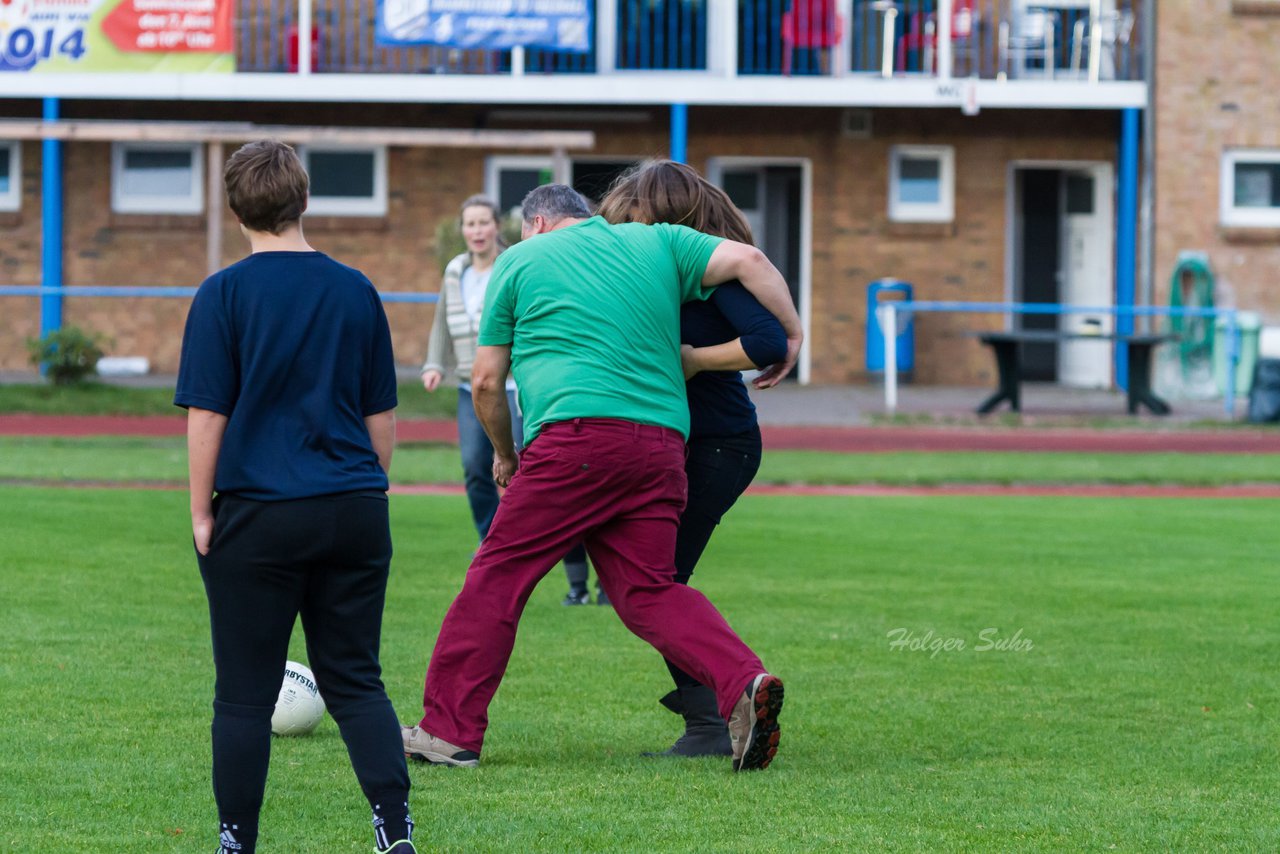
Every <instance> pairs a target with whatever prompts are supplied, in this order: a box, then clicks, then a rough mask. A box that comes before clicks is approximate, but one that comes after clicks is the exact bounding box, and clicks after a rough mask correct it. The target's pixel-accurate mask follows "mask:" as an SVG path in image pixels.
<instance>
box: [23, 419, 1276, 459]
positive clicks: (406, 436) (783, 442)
mask: <svg viewBox="0 0 1280 854" xmlns="http://www.w3.org/2000/svg"><path fill="white" fill-rule="evenodd" d="M185 433H186V419H185V418H184V417H182V416H180V415H178V416H172V415H153V416H130V415H92V416H82V415H0V436H181V435H184V434H185ZM397 435H398V437H399V439H400V441H401V442H445V443H450V444H452V443H455V442H456V441H457V431H456V428H455V427H454V422H453V421H451V420H443V419H436V420H403V421H400V422H399V424H398V425H397ZM764 443H765V447H766V448H769V449H772V450H814V451H838V452H845V453H884V452H890V451H1077V452H1090V453H1108V454H1141V453H1187V454H1226V453H1231V454H1280V431H1276V430H1262V429H1231V430H1159V431H1147V432H1142V431H1136V430H1134V431H1130V430H1056V429H1054V430H1039V429H1023V430H1012V429H998V428H996V429H981V428H966V427H765V428H764Z"/></svg>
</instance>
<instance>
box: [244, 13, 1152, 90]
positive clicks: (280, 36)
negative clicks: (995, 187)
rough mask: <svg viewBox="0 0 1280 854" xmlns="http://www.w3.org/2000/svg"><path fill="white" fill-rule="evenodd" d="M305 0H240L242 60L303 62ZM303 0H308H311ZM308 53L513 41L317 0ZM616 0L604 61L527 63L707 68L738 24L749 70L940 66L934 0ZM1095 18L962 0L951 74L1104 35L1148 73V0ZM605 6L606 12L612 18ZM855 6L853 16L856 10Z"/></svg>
mask: <svg viewBox="0 0 1280 854" xmlns="http://www.w3.org/2000/svg"><path fill="white" fill-rule="evenodd" d="M298 2H299V0H239V8H238V15H237V21H236V32H237V40H236V41H237V48H236V49H237V68H238V69H239V70H240V71H252V72H290V71H296V70H297V55H298V46H297V41H298V27H297V21H298ZM304 2H305V0H304ZM311 2H312V3H313V11H312V19H313V25H314V33H313V42H314V44H315V50H314V51H313V58H312V65H313V70H314V71H316V72H319V73H399V74H418V73H426V74H431V73H436V74H507V73H510V72H511V71H512V68H513V65H512V61H511V54H510V52H508V51H484V50H462V49H456V48H447V47H432V46H420V47H383V46H381V45H379V44H378V43H377V41H376V38H375V30H376V26H375V24H376V3H375V0H311ZM595 2H596V4H597V6H596V20H597V21H598V20H600V17H599V12H600V8H601V7H600V4H604V3H611V4H613V7H612V9H610V10H607V11H610V12H611V13H612V14H611V17H612V20H613V21H614V31H613V34H612V35H613V40H614V49H613V54H614V55H613V56H612V57H611V62H607V63H603V62H600V58H599V57H598V56H597V54H596V49H597V48H596V45H595V44H594V39H593V46H592V50H591V52H589V53H585V54H568V53H556V52H553V51H544V50H538V49H530V50H528V51H526V54H525V61H524V69H525V71H526V72H528V73H555V74H594V73H596V72H597V71H598V69H599V68H601V67H613V68H615V69H617V70H619V71H633V70H641V71H643V70H663V71H667V70H685V71H706V70H708V69H709V65H708V46H709V44H711V41H712V39H713V38H715V36H714V33H715V32H717V31H721V30H722V28H723V27H727V26H729V25H732V24H736V27H737V33H738V44H737V55H736V57H735V56H730V57H728V58H727V59H728V61H729V62H732V63H736V65H735V68H736V72H737V73H738V74H741V75H779V74H789V75H793V76H806V75H831V74H836V73H841V72H850V73H855V74H877V75H882V74H887V75H888V76H892V77H899V76H913V75H925V76H932V75H935V74H937V73H938V60H939V50H938V48H939V44H938V39H939V37H940V29H941V28H940V26H939V23H940V22H939V20H938V0H738V2H737V4H736V5H733V6H727V7H725V10H726V11H725V14H727V15H736V16H737V20H736V22H734V21H730V20H723V21H717V20H715V19H714V18H713V17H712V14H711V9H710V6H709V3H708V0H595ZM1102 6H1103V9H1104V10H1105V12H1104V14H1103V15H1102V18H1101V20H1100V21H1099V24H1098V32H1099V34H1100V36H1101V38H1095V37H1094V34H1093V32H1092V31H1091V27H1090V23H1091V17H1090V13H1089V10H1088V8H1087V7H1083V8H1082V7H1080V6H1079V5H1078V4H1076V3H1066V2H1060V3H1055V2H1053V0H1045V2H1043V3H1036V2H1032V0H1025V2H1023V0H1017V2H1015V0H952V21H951V26H952V28H951V37H950V48H951V50H950V53H951V56H952V75H953V76H955V77H980V78H985V79H994V78H998V77H1002V76H1003V77H1011V78H1019V77H1025V78H1041V77H1050V76H1052V77H1054V78H1055V79H1056V78H1062V79H1081V78H1084V77H1086V76H1087V72H1088V69H1089V65H1090V50H1091V48H1092V46H1093V45H1094V44H1095V43H1096V44H1098V45H1099V46H1100V60H1099V66H1100V74H1099V78H1100V79H1103V80H1112V79H1114V80H1140V79H1141V77H1142V72H1141V48H1142V45H1143V38H1142V37H1143V33H1142V32H1141V27H1140V26H1139V25H1138V23H1139V13H1140V7H1141V0H1106V2H1104V3H1103V4H1102ZM608 17H609V16H606V20H608ZM846 17H848V20H846Z"/></svg>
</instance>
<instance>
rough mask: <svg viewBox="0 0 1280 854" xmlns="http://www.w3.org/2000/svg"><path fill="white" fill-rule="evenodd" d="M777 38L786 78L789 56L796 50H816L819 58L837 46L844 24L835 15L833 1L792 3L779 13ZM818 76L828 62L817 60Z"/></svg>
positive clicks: (789, 65)
mask: <svg viewBox="0 0 1280 854" xmlns="http://www.w3.org/2000/svg"><path fill="white" fill-rule="evenodd" d="M779 35H780V37H781V38H782V73H783V75H786V76H790V74H791V67H792V53H793V52H794V51H795V50H796V49H797V48H799V49H800V50H810V51H819V52H820V54H819V55H820V56H825V54H828V53H831V52H832V48H836V47H839V46H840V40H841V38H842V37H843V36H844V21H843V19H842V18H841V17H840V15H839V14H838V13H837V12H836V5H835V0H793V2H792V4H791V8H790V9H788V10H786V11H785V12H783V13H782V21H781V26H780V27H779ZM820 64H821V67H822V73H824V74H826V73H828V71H827V67H826V66H827V65H828V63H827V62H825V61H822V60H820Z"/></svg>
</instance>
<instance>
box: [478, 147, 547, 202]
mask: <svg viewBox="0 0 1280 854" xmlns="http://www.w3.org/2000/svg"><path fill="white" fill-rule="evenodd" d="M504 169H538V170H543V169H548V170H550V171H551V173H552V175H553V178H552V180H564V179H563V178H562V177H560V176H556V175H555V170H556V163H555V158H554V157H540V156H537V155H527V154H525V155H520V154H495V155H493V156H491V157H487V158H485V161H484V194H485V195H486V196H488V197H489V198H491V199H494V200H495V201H497V199H498V186H499V180H498V176H499V174H500V173H501V172H502V171H503V170H504ZM517 207H518V206H517ZM502 213H503V214H504V215H506V214H508V213H510V211H503V212H502Z"/></svg>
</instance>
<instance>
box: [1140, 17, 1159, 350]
mask: <svg viewBox="0 0 1280 854" xmlns="http://www.w3.org/2000/svg"><path fill="white" fill-rule="evenodd" d="M1155 35H1156V0H1146V2H1145V3H1143V4H1142V29H1141V31H1140V36H1139V39H1138V43H1139V44H1140V45H1142V79H1143V80H1145V81H1146V83H1147V105H1146V107H1144V108H1143V110H1142V216H1141V236H1140V237H1139V241H1140V243H1141V246H1142V254H1141V256H1140V266H1139V272H1138V292H1139V294H1140V296H1139V298H1138V302H1139V303H1140V304H1141V305H1151V304H1152V303H1153V301H1154V300H1155V289H1154V287H1153V283H1154V280H1155V195H1156V122H1155V114H1156V113H1155V110H1156V104H1155V98H1156V50H1155V48H1156V43H1155ZM1151 326H1152V322H1151V318H1150V317H1144V318H1143V319H1142V331H1143V332H1150V331H1151Z"/></svg>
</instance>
